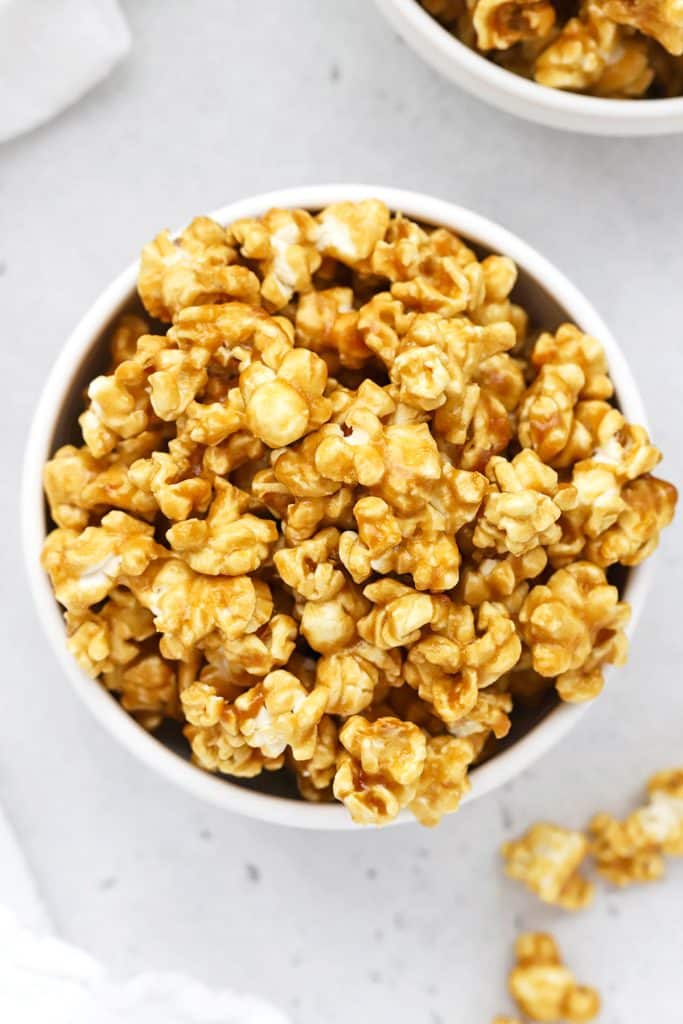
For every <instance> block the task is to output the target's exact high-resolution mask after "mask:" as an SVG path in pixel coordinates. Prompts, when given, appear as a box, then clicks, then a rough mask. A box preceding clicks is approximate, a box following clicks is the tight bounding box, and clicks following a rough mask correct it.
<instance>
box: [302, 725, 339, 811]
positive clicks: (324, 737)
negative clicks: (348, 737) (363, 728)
mask: <svg viewBox="0 0 683 1024" xmlns="http://www.w3.org/2000/svg"><path fill="white" fill-rule="evenodd" d="M337 735H338V730H337V726H336V725H335V723H334V719H333V718H331V717H330V715H323V717H322V718H321V719H320V722H319V723H318V739H317V742H316V745H315V750H314V751H313V754H312V756H311V757H309V758H308V759H306V760H299V761H297V760H296V759H294V758H292V762H291V763H292V766H293V768H294V771H295V772H296V783H297V786H298V788H299V792H300V793H301V795H302V796H303V798H304V799H305V800H313V801H315V802H319V801H322V800H331V799H332V782H333V780H334V774H335V772H336V770H337V758H338V756H339V741H338V739H337Z"/></svg>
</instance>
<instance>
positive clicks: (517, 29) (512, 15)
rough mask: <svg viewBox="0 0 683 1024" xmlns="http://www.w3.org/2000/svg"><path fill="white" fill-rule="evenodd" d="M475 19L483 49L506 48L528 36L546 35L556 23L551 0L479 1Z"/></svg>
mask: <svg viewBox="0 0 683 1024" xmlns="http://www.w3.org/2000/svg"><path fill="white" fill-rule="evenodd" d="M472 22H473V25H474V30H475V32H476V35H477V46H478V47H479V49H481V50H507V49H509V47H511V46H514V45H515V43H519V42H521V41H522V40H526V39H537V38H541V39H542V38H544V37H545V36H547V35H548V33H549V32H550V30H551V29H552V27H553V25H554V24H555V9H554V7H553V5H552V4H551V3H549V2H548V0H476V3H475V4H474V8H473V14H472Z"/></svg>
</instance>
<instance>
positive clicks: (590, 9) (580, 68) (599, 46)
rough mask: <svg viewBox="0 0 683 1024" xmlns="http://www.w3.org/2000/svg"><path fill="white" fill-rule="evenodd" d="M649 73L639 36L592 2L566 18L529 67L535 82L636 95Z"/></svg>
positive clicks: (649, 79) (648, 80)
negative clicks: (577, 13)
mask: <svg viewBox="0 0 683 1024" xmlns="http://www.w3.org/2000/svg"><path fill="white" fill-rule="evenodd" d="M653 76H654V72H653V70H652V68H651V67H650V63H649V57H648V52H647V47H646V45H645V41H644V40H642V39H635V38H633V37H631V36H629V35H628V33H626V32H624V30H623V29H622V28H620V26H619V25H617V24H616V23H615V20H614V19H611V18H609V17H605V15H604V12H603V11H602V10H601V8H600V5H599V4H596V3H592V2H588V3H585V4H583V5H582V7H581V10H580V16H579V17H576V18H570V19H569V21H567V22H566V24H565V25H564V26H563V28H562V29H561V31H560V32H559V34H558V35H557V38H556V39H554V40H552V41H551V42H550V45H549V46H548V47H546V49H545V50H543V52H542V53H541V54H540V55H539V56H538V58H537V60H536V64H535V67H534V77H535V79H536V81H537V82H540V84H541V85H548V86H551V87H553V88H556V89H574V90H577V91H580V90H590V91H591V92H592V93H593V94H594V95H596V96H608V97H609V96H613V97H638V96H642V95H643V93H645V92H646V91H647V89H648V87H649V86H650V84H651V82H652V79H653Z"/></svg>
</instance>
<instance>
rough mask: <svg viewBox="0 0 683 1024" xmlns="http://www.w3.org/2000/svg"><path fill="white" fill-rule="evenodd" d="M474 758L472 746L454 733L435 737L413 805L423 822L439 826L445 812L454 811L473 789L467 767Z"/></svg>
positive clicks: (426, 758)
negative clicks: (471, 788)
mask: <svg viewBox="0 0 683 1024" xmlns="http://www.w3.org/2000/svg"><path fill="white" fill-rule="evenodd" d="M472 758H473V750H472V745H471V744H470V743H468V742H467V740H460V739H456V738H455V737H453V736H432V737H430V738H429V739H428V740H427V755H426V757H425V762H424V768H423V770H422V774H421V775H420V779H419V782H418V784H417V793H416V794H415V797H414V798H413V800H412V801H411V802H410V804H409V808H410V810H411V811H412V813H413V814H414V815H415V817H416V818H417V820H418V821H419V822H420V824H421V825H429V826H434V825H438V824H439V821H440V820H441V818H442V817H443V815H444V814H452V813H453V811H456V810H457V809H458V806H459V804H460V801H461V800H462V798H463V796H464V795H465V793H467V791H468V790H469V788H470V784H469V782H468V779H467V768H468V766H469V764H470V763H471V761H472Z"/></svg>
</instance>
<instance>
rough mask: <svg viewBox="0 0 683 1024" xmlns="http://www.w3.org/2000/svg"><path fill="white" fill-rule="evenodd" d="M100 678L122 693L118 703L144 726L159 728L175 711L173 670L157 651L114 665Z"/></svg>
mask: <svg viewBox="0 0 683 1024" xmlns="http://www.w3.org/2000/svg"><path fill="white" fill-rule="evenodd" d="M102 681H103V683H104V685H105V686H106V687H107V689H108V690H112V691H113V692H114V693H117V694H119V695H120V697H121V706H122V707H123V708H125V710H126V711H129V712H130V713H131V714H132V715H133V716H134V717H135V718H136V719H137V720H138V721H139V722H140V724H141V725H143V726H144V728H145V729H148V730H150V731H151V730H154V729H156V728H158V727H159V726H160V725H161V723H162V722H163V720H164V719H165V718H173V717H175V716H176V715H177V707H178V701H177V684H176V673H175V671H174V670H173V667H172V666H171V665H169V663H168V662H167V661H164V659H163V658H160V657H159V655H158V654H148V655H143V656H142V657H140V658H138V659H137V660H136V661H133V662H132V663H131V664H129V665H114V666H113V667H112V668H111V669H109V670H107V671H104V672H103V674H102Z"/></svg>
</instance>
